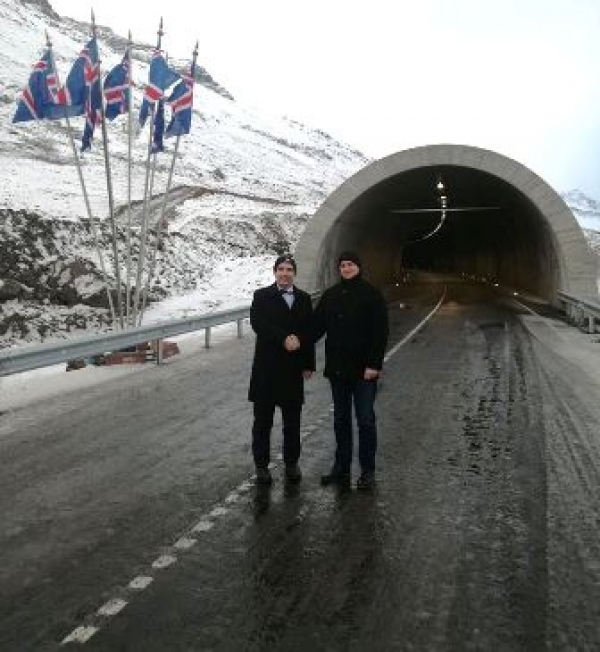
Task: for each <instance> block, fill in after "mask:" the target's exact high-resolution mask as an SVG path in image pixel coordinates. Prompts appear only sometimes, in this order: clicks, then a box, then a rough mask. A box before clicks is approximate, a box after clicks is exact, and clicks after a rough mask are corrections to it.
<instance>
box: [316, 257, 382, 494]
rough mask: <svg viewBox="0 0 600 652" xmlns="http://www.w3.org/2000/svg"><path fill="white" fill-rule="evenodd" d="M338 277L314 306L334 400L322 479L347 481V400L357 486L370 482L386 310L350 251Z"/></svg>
mask: <svg viewBox="0 0 600 652" xmlns="http://www.w3.org/2000/svg"><path fill="white" fill-rule="evenodd" d="M338 269H339V273H340V280H339V282H338V283H336V284H335V285H333V286H332V287H330V288H328V289H327V290H325V292H324V293H323V296H322V297H321V299H320V301H319V303H318V304H317V308H316V310H315V317H314V320H315V339H316V340H318V339H319V338H321V337H322V336H323V335H326V336H327V339H326V340H325V370H324V374H325V376H326V377H327V378H328V379H329V383H330V385H331V394H332V398H333V428H334V432H335V441H336V450H335V460H334V463H333V466H332V468H331V471H330V472H329V473H327V474H326V475H324V476H323V477H322V478H321V482H322V484H324V485H327V484H340V485H348V484H349V483H350V470H351V466H352V448H353V435H352V404H353V403H354V412H355V414H356V421H357V424H358V460H359V463H360V468H361V475H360V477H359V479H358V482H357V483H356V486H357V489H372V488H373V486H374V484H375V453H376V451H377V423H376V416H375V410H374V403H375V396H376V394H377V381H378V380H379V378H380V376H381V370H382V367H383V357H384V353H385V347H386V344H387V339H388V313H387V306H386V303H385V301H384V298H383V295H382V294H381V292H380V291H379V289H378V288H376V287H374V286H373V285H371V284H370V283H368V282H367V281H365V279H364V278H363V277H362V270H361V261H360V258H359V257H358V254H357V253H356V252H355V251H344V252H342V253H341V254H340V256H339V258H338Z"/></svg>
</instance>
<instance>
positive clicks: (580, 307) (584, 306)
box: [558, 291, 600, 333]
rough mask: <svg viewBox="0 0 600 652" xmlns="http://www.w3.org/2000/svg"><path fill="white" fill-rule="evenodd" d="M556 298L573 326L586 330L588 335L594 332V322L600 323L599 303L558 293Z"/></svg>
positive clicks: (565, 293)
mask: <svg viewBox="0 0 600 652" xmlns="http://www.w3.org/2000/svg"><path fill="white" fill-rule="evenodd" d="M558 298H559V300H560V301H562V303H563V304H564V306H565V312H566V313H567V317H568V318H569V319H570V320H571V321H572V322H573V323H574V324H576V325H577V326H579V327H580V328H586V329H587V332H588V333H595V332H596V322H597V321H598V323H600V303H598V302H597V301H591V300H589V299H581V298H579V297H576V296H573V295H572V294H568V293H567V292H560V291H559V292H558Z"/></svg>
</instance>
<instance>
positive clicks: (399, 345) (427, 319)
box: [383, 288, 446, 362]
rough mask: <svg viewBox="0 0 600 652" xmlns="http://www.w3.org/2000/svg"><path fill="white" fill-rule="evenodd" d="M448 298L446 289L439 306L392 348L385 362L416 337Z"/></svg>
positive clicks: (384, 359)
mask: <svg viewBox="0 0 600 652" xmlns="http://www.w3.org/2000/svg"><path fill="white" fill-rule="evenodd" d="M445 298H446V288H444V292H443V293H442V296H441V298H440V300H439V301H438V303H437V306H436V307H435V308H434V309H433V310H432V311H431V312H430V313H429V314H428V315H427V317H425V319H423V321H421V322H420V323H419V324H417V325H416V326H415V327H414V328H413V329H412V331H410V333H409V334H408V335H405V336H404V337H403V338H402V339H401V340H400V341H399V342H398V344H396V345H395V346H394V347H392V348H391V349H390V350H389V351H388V352H387V353H386V354H385V357H384V358H383V361H384V362H387V361H388V360H389V359H390V358H391V357H392V356H393V355H394V353H396V351H398V349H399V348H400V347H401V346H404V345H405V344H406V343H407V342H408V341H409V340H410V339H411V338H412V337H414V336H415V335H416V334H417V333H418V332H419V331H420V330H421V329H422V328H423V326H424V325H425V324H426V323H427V322H428V321H429V320H430V319H431V318H432V317H433V315H435V313H436V312H437V311H438V310H439V309H440V306H441V305H442V303H444V299H445Z"/></svg>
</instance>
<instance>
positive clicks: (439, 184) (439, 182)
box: [435, 177, 444, 191]
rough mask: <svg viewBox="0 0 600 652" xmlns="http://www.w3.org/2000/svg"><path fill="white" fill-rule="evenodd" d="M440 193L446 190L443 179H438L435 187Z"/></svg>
mask: <svg viewBox="0 0 600 652" xmlns="http://www.w3.org/2000/svg"><path fill="white" fill-rule="evenodd" d="M435 187H436V188H437V189H438V190H439V191H442V190H443V189H444V182H443V181H442V177H438V182H437V184H436V186H435Z"/></svg>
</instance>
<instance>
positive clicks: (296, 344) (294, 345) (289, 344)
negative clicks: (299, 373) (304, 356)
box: [283, 335, 300, 353]
mask: <svg viewBox="0 0 600 652" xmlns="http://www.w3.org/2000/svg"><path fill="white" fill-rule="evenodd" d="M283 346H284V347H285V350H286V351H288V352H290V353H291V352H292V351H297V350H298V349H299V348H300V340H299V339H298V337H297V336H296V335H288V336H287V337H286V338H285V341H284V342H283Z"/></svg>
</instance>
